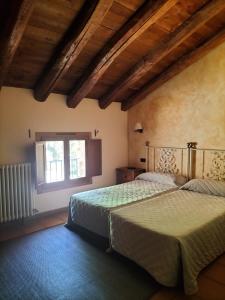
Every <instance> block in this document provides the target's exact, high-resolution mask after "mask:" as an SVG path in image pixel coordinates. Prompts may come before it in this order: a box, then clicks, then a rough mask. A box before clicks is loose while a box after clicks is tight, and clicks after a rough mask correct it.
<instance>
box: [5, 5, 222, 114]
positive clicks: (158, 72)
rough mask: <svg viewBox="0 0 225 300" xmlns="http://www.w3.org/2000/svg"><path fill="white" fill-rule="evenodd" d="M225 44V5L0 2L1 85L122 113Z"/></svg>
mask: <svg viewBox="0 0 225 300" xmlns="http://www.w3.org/2000/svg"><path fill="white" fill-rule="evenodd" d="M224 41H225V1H224V0H211V1H208V0H148V1H147V0H146V1H144V0H116V1H113V0H1V1H0V87H1V86H3V85H4V86H13V87H22V88H29V89H33V91H34V98H35V99H36V100H38V101H46V100H47V98H48V96H49V94H50V93H52V92H55V93H60V94H64V95H67V100H66V105H67V106H68V107H71V108H75V107H76V106H77V105H78V104H79V103H80V101H82V99H83V98H85V97H89V98H94V99H97V100H98V101H99V106H100V107H101V108H102V109H105V108H107V107H108V106H109V105H110V104H111V103H112V101H120V102H121V109H122V110H127V109H129V108H130V107H132V106H133V105H135V104H136V103H138V102H140V101H141V100H142V99H144V97H145V96H146V95H147V94H149V93H151V92H152V91H154V90H155V89H156V88H158V87H159V86H161V85H162V84H163V83H164V82H166V81H167V80H169V79H171V78H172V77H173V76H175V75H176V74H178V73H179V72H181V71H182V70H184V69H185V68H187V67H188V66H189V65H191V64H192V63H194V62H196V61H197V60H198V59H200V58H201V57H203V56H204V55H205V54H207V53H208V52H209V51H210V50H211V49H212V48H214V47H216V46H218V45H219V44H220V43H222V42H224Z"/></svg>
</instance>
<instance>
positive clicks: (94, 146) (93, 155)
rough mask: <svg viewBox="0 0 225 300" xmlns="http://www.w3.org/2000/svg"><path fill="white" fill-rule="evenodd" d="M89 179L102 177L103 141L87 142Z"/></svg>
mask: <svg viewBox="0 0 225 300" xmlns="http://www.w3.org/2000/svg"><path fill="white" fill-rule="evenodd" d="M86 145H87V177H92V176H99V175H102V140H98V139H93V140H87V141H86Z"/></svg>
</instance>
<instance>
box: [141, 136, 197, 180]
mask: <svg viewBox="0 0 225 300" xmlns="http://www.w3.org/2000/svg"><path fill="white" fill-rule="evenodd" d="M145 146H146V170H147V171H156V172H162V173H172V174H179V175H183V176H186V177H187V178H190V174H192V158H191V149H192V148H193V149H194V148H195V146H196V143H188V144H187V147H154V146H151V145H150V143H149V142H146V144H145Z"/></svg>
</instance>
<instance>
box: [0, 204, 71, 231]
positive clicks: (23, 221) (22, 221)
mask: <svg viewBox="0 0 225 300" xmlns="http://www.w3.org/2000/svg"><path fill="white" fill-rule="evenodd" d="M67 211H68V207H61V208H57V209H52V210H48V211H44V212H40V213H37V214H35V215H33V216H31V217H27V218H22V219H19V220H14V221H10V222H6V223H2V224H0V229H3V228H7V227H11V226H15V225H21V224H27V223H29V222H31V221H34V220H38V219H40V218H43V217H48V216H51V215H54V214H57V213H60V212H67Z"/></svg>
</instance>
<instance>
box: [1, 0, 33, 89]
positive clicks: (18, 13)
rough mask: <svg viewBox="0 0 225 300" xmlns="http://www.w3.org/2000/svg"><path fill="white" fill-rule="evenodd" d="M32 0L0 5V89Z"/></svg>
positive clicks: (28, 16)
mask: <svg viewBox="0 0 225 300" xmlns="http://www.w3.org/2000/svg"><path fill="white" fill-rule="evenodd" d="M34 4H35V1H33V0H6V1H1V3H0V19H1V21H0V89H1V87H2V85H3V83H4V79H5V77H6V75H7V73H8V70H9V67H10V64H11V62H12V60H13V57H14V55H15V53H16V50H17V48H18V46H19V43H20V40H21V38H22V36H23V33H24V30H25V28H26V25H27V23H28V20H29V18H30V15H31V13H32V10H33V7H34Z"/></svg>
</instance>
